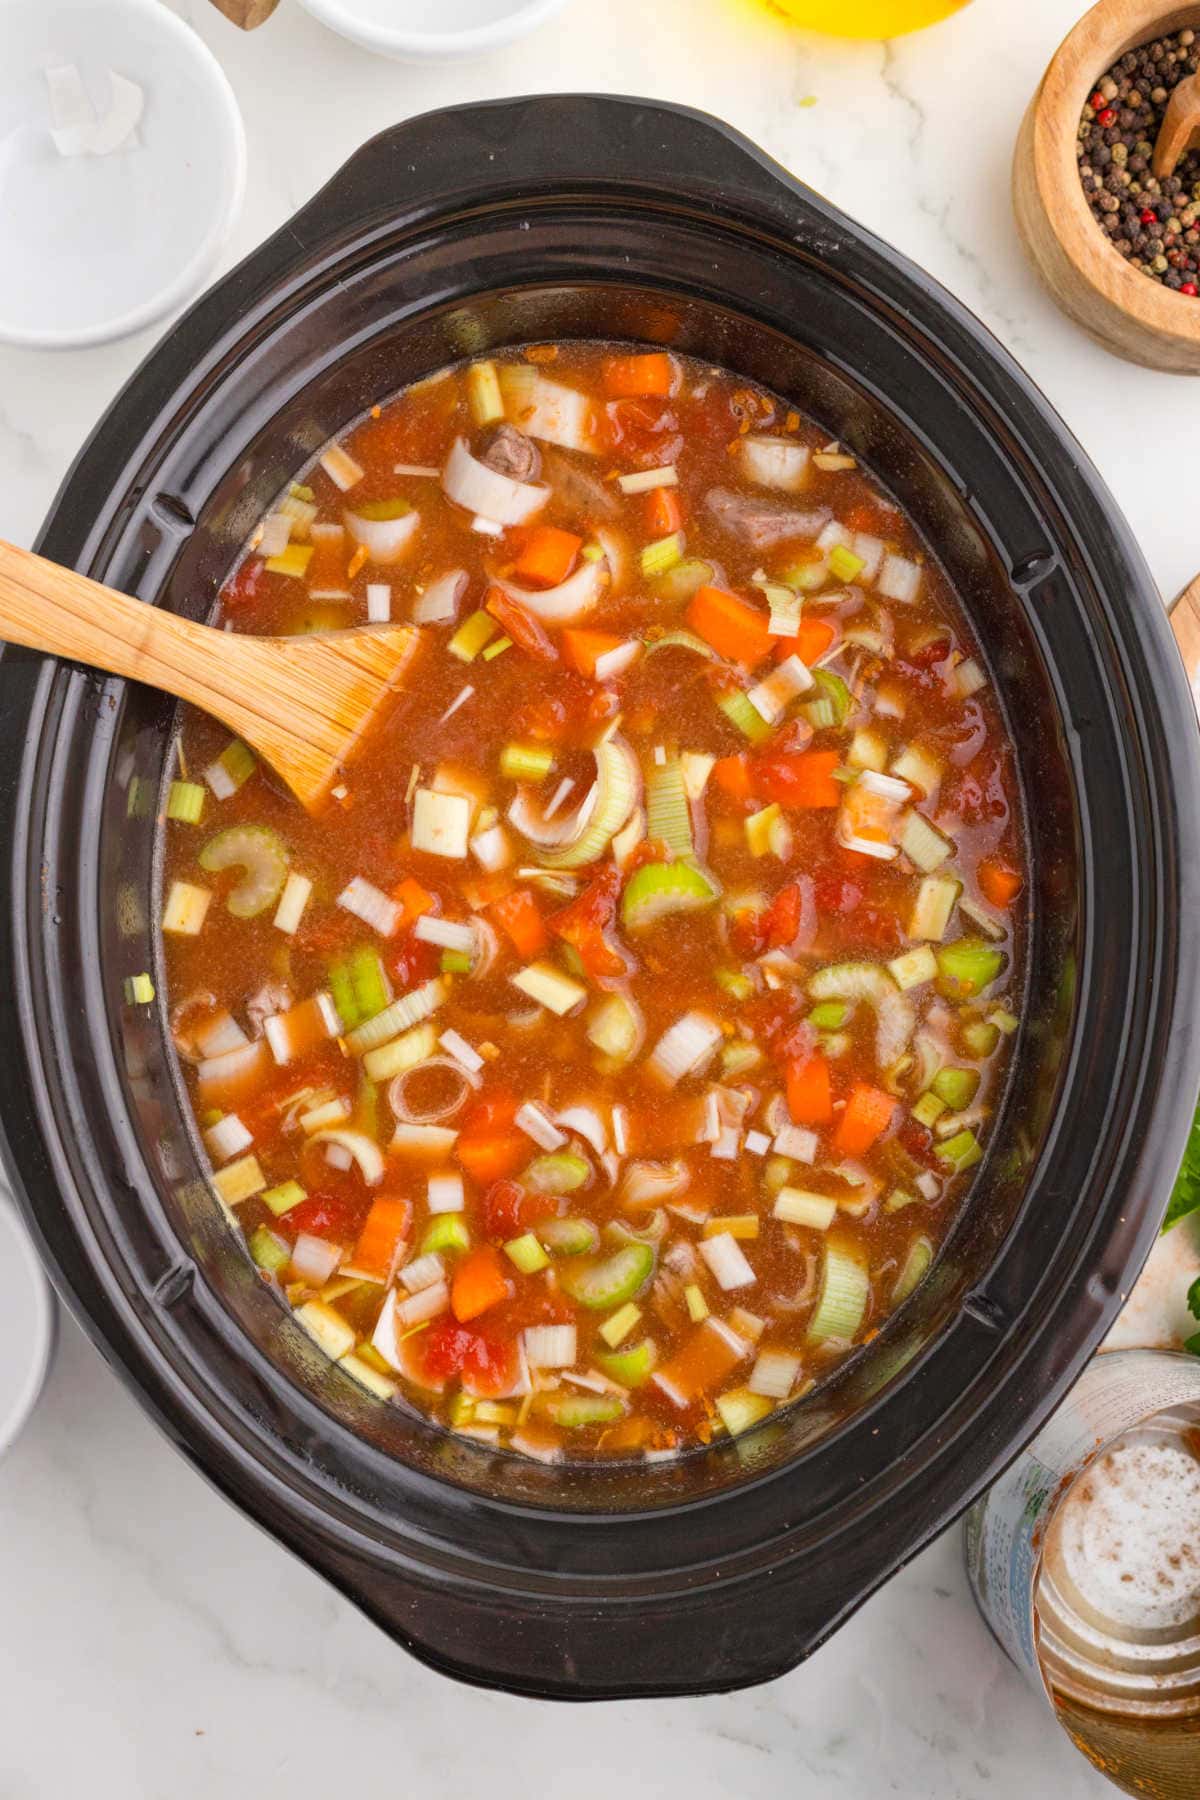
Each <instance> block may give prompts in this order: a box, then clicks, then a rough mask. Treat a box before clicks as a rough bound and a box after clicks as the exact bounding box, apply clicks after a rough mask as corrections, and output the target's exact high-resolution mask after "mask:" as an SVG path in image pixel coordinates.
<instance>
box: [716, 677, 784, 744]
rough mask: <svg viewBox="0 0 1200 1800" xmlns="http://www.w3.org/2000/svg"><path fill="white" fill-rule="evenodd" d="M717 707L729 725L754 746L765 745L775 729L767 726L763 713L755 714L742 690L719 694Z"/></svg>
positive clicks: (734, 689)
mask: <svg viewBox="0 0 1200 1800" xmlns="http://www.w3.org/2000/svg"><path fill="white" fill-rule="evenodd" d="M717 705H718V706H719V707H720V709H721V711H722V712H723V713H724V714H725V717H726V718H727V719H728V720H729V723H730V724H731V725H732V726H734V727H735V729H736V730H738V731H740V732H741V734H742V736H743V737H744V738H748V739H749V740H750V742H751V743H752V744H763V743H765V742H766V740H767V739H768V738H769V737H770V735H771V731H772V729H773V727H772V726H770V725H768V724H767V721H766V720H765V719H764V718H763V716H762V714H761V713H758V712H755V710H754V708H753V707H752V706H751V704H750V701H749V699H748V698H747V696H746V695H745V694H744V693H743V692H742V690H741V688H728V689H726V691H725V692H724V693H723V694H718V695H717Z"/></svg>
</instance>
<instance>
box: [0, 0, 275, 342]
mask: <svg viewBox="0 0 1200 1800" xmlns="http://www.w3.org/2000/svg"><path fill="white" fill-rule="evenodd" d="M64 65H73V66H74V67H76V68H77V69H78V70H79V73H80V75H81V76H82V78H83V82H84V84H85V86H86V88H87V92H88V97H89V99H90V101H91V104H92V106H93V108H94V109H95V110H96V112H97V114H98V115H99V116H103V115H104V114H105V113H106V112H107V110H108V107H109V103H110V98H111V91H112V90H111V83H110V77H109V71H110V70H111V71H112V72H113V73H114V74H116V75H119V76H121V77H123V78H124V79H125V80H127V81H131V82H134V83H136V85H137V86H138V87H140V88H141V89H142V90H143V94H144V101H145V110H144V112H143V114H142V117H141V120H140V123H139V125H138V128H137V132H136V135H135V140H134V141H133V142H132V143H130V144H129V145H128V146H127V147H126V148H124V149H121V150H118V151H116V152H114V153H113V154H112V155H109V156H92V155H76V156H60V155H59V153H58V150H57V149H56V148H55V144H54V140H53V139H52V137H51V136H50V126H51V124H52V117H51V112H50V104H49V90H48V87H47V82H46V73H45V71H46V69H47V68H48V67H54V66H59V67H61V66H64ZM245 173H246V142H245V134H244V132H243V129H242V120H241V115H240V113H239V112H238V109H237V102H236V101H235V100H234V97H233V90H232V89H231V88H230V86H229V83H228V81H227V80H226V79H225V76H224V74H223V73H222V71H221V68H220V66H219V64H218V63H217V61H216V59H215V58H214V56H213V55H212V53H211V52H210V51H209V50H208V48H207V47H206V46H205V45H204V44H203V43H202V42H201V41H200V39H199V38H198V37H197V36H196V34H195V32H194V31H192V30H191V29H190V28H189V27H188V26H187V25H184V24H183V23H182V22H181V21H180V20H179V19H177V18H176V17H175V15H174V14H173V13H170V12H168V11H167V9H166V7H165V6H162V5H160V4H159V0H90V4H76V5H67V4H59V3H58V0H0V340H4V341H7V342H8V343H12V344H23V345H30V346H32V347H35V348H44V349H59V348H65V347H67V346H70V345H79V344H98V343H103V342H105V341H107V340H108V339H110V338H116V337H124V336H125V335H126V334H127V333H129V332H131V331H138V330H140V329H141V328H142V327H143V326H145V325H149V324H151V323H152V322H153V321H154V320H155V319H159V318H161V317H162V316H163V315H164V314H165V313H168V312H171V311H173V310H174V309H175V308H177V307H179V306H181V305H182V304H183V302H184V301H185V300H187V299H188V298H189V297H190V296H191V295H192V294H194V293H195V292H197V290H198V289H199V288H200V287H202V286H203V284H204V282H205V280H206V278H207V277H208V275H209V274H210V273H211V272H212V269H213V267H214V265H215V263H216V260H217V257H218V255H219V253H220V250H221V246H222V245H223V243H224V242H225V239H226V237H227V235H228V233H229V231H230V229H231V227H232V225H233V223H234V221H235V219H236V218H237V215H238V211H239V209H240V207H241V200H242V190H243V187H244V184H245Z"/></svg>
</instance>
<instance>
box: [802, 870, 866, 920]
mask: <svg viewBox="0 0 1200 1800" xmlns="http://www.w3.org/2000/svg"><path fill="white" fill-rule="evenodd" d="M814 897H815V899H816V903H817V911H818V912H819V913H825V914H830V913H837V914H839V915H841V914H845V913H852V912H853V911H854V909H855V908H856V907H857V906H858V904H859V902H860V901H861V899H862V897H863V891H862V888H861V887H860V886H859V884H858V882H857V881H852V880H851V879H850V877H849V876H848V875H818V876H817V879H816V887H815V893H814Z"/></svg>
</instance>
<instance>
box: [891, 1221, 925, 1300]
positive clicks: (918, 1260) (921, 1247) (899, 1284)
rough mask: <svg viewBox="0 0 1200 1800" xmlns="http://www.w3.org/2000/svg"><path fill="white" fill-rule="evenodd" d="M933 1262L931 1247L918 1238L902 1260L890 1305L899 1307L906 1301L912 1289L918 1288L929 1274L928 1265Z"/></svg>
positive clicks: (922, 1238)
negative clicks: (902, 1264)
mask: <svg viewBox="0 0 1200 1800" xmlns="http://www.w3.org/2000/svg"><path fill="white" fill-rule="evenodd" d="M932 1261H933V1245H932V1244H931V1243H930V1241H929V1239H928V1238H924V1237H919V1238H917V1239H916V1240H915V1242H914V1243H913V1244H911V1245H910V1246H909V1251H908V1255H907V1256H906V1257H905V1259H904V1267H903V1268H902V1269H901V1271H900V1273H899V1275H898V1276H897V1277H896V1285H895V1287H894V1288H893V1289H892V1303H893V1305H895V1306H899V1304H900V1302H901V1301H902V1300H907V1299H908V1296H909V1295H910V1294H911V1293H912V1291H913V1289H914V1288H916V1287H919V1286H920V1284H921V1282H922V1281H924V1279H925V1277H926V1275H927V1274H928V1273H929V1265H930V1264H931V1263H932Z"/></svg>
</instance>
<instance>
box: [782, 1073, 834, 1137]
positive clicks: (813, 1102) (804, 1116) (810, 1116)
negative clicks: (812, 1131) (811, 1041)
mask: <svg viewBox="0 0 1200 1800" xmlns="http://www.w3.org/2000/svg"><path fill="white" fill-rule="evenodd" d="M787 1103H788V1111H789V1112H790V1113H791V1115H792V1122H793V1124H795V1125H827V1124H828V1123H829V1121H830V1119H831V1118H832V1117H833V1095H832V1093H831V1092H830V1087H829V1064H828V1063H827V1062H826V1060H825V1058H824V1057H823V1056H810V1057H809V1058H808V1061H807V1062H789V1063H788V1067H787Z"/></svg>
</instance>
